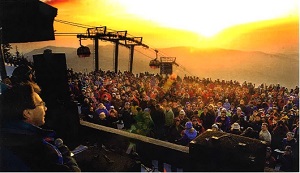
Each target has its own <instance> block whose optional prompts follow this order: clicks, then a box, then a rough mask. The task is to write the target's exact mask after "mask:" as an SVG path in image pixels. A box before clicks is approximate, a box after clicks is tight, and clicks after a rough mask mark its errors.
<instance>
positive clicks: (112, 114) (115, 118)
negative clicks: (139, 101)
mask: <svg viewBox="0 0 300 173" xmlns="http://www.w3.org/2000/svg"><path fill="white" fill-rule="evenodd" d="M107 119H108V120H109V122H110V124H111V125H112V127H113V128H116V129H117V128H118V127H117V123H118V122H119V114H118V111H117V110H116V109H115V107H114V106H110V110H109V111H108V117H107Z"/></svg>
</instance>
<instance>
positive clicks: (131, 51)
mask: <svg viewBox="0 0 300 173" xmlns="http://www.w3.org/2000/svg"><path fill="white" fill-rule="evenodd" d="M133 53H134V45H130V59H129V63H130V65H129V72H130V73H132V66H133Z"/></svg>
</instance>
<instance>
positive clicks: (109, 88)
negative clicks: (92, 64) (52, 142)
mask: <svg viewBox="0 0 300 173" xmlns="http://www.w3.org/2000/svg"><path fill="white" fill-rule="evenodd" d="M67 76H68V86H69V92H70V95H71V99H72V100H74V101H77V102H78V103H79V105H80V115H81V118H82V119H84V120H86V121H90V122H93V123H96V124H100V125H105V126H109V127H113V128H117V129H122V130H126V131H129V132H132V133H136V134H140V135H144V136H148V137H152V138H156V139H160V140H165V141H169V142H172V143H176V144H179V145H185V146H188V145H189V142H190V141H192V140H193V139H195V138H196V137H197V136H199V135H200V134H201V133H203V132H205V131H207V130H211V131H222V132H226V133H232V134H235V135H241V136H245V137H250V138H254V139H258V140H261V141H264V143H265V144H266V145H267V146H268V148H267V157H266V166H267V167H270V168H273V169H274V168H275V167H276V166H278V165H280V170H282V171H294V170H299V164H298V161H299V154H298V152H299V143H298V141H299V87H298V86H296V87H295V88H294V89H288V88H285V87H284V86H281V85H280V84H273V85H266V84H262V85H259V86H255V84H252V83H249V82H244V83H239V82H238V81H224V80H222V81H221V80H219V79H217V80H211V79H208V78H207V79H206V78H203V79H200V78H198V77H191V76H184V77H183V78H181V77H179V76H176V75H175V74H172V75H158V74H156V75H155V74H150V73H147V72H145V73H140V74H132V73H130V72H126V71H125V72H120V71H119V72H118V73H116V72H113V71H102V70H99V71H93V72H90V73H80V72H74V71H73V70H68V75H67Z"/></svg>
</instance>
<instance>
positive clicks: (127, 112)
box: [120, 102, 135, 129]
mask: <svg viewBox="0 0 300 173" xmlns="http://www.w3.org/2000/svg"><path fill="white" fill-rule="evenodd" d="M120 121H123V123H124V129H130V128H131V125H132V124H133V123H135V120H134V117H133V114H132V112H131V106H130V102H125V105H124V107H123V109H122V110H121V114H120Z"/></svg>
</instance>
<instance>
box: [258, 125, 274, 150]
mask: <svg viewBox="0 0 300 173" xmlns="http://www.w3.org/2000/svg"><path fill="white" fill-rule="evenodd" d="M259 139H260V140H262V141H265V142H266V144H267V145H268V146H270V145H271V140H272V136H271V133H270V132H269V130H268V124H267V123H262V125H261V130H260V132H259Z"/></svg>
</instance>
